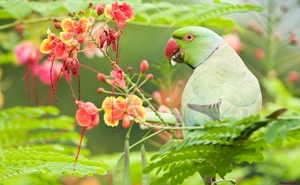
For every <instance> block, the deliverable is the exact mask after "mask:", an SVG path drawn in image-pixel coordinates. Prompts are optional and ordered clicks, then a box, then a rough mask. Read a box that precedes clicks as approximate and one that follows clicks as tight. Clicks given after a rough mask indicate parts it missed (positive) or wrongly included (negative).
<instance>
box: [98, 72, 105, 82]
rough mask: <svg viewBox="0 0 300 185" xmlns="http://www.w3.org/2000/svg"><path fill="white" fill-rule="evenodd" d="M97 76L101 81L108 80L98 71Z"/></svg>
mask: <svg viewBox="0 0 300 185" xmlns="http://www.w3.org/2000/svg"><path fill="white" fill-rule="evenodd" d="M97 78H98V80H100V81H101V82H106V76H105V75H104V74H103V73H98V75H97Z"/></svg>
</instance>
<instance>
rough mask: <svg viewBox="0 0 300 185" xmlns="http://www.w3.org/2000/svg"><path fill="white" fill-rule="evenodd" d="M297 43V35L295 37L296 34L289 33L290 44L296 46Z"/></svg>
mask: <svg viewBox="0 0 300 185" xmlns="http://www.w3.org/2000/svg"><path fill="white" fill-rule="evenodd" d="M297 41H298V37H297V35H296V33H295V32H291V34H290V42H289V43H290V44H291V45H295V44H297Z"/></svg>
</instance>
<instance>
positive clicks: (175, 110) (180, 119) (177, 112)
mask: <svg viewBox="0 0 300 185" xmlns="http://www.w3.org/2000/svg"><path fill="white" fill-rule="evenodd" d="M172 114H173V115H174V116H175V117H176V120H177V122H178V123H177V124H176V126H182V122H183V121H182V117H181V115H180V113H179V111H178V109H176V108H175V109H173V110H172Z"/></svg>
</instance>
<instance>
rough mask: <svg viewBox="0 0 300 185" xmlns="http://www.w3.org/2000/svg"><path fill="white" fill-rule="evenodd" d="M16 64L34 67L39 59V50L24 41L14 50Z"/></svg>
mask: <svg viewBox="0 0 300 185" xmlns="http://www.w3.org/2000/svg"><path fill="white" fill-rule="evenodd" d="M14 53H15V56H16V58H17V62H18V63H19V64H20V65H22V64H25V63H28V64H29V65H30V66H32V67H33V66H34V65H36V64H37V63H38V61H39V60H40V58H41V53H40V51H39V48H38V47H37V46H35V45H34V44H33V43H32V42H30V41H25V42H23V43H21V44H19V45H17V46H16V47H15V49H14Z"/></svg>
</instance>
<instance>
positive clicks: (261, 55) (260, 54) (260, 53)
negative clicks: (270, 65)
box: [254, 48, 265, 60]
mask: <svg viewBox="0 0 300 185" xmlns="http://www.w3.org/2000/svg"><path fill="white" fill-rule="evenodd" d="M254 56H255V57H256V58H257V59H259V60H262V59H263V58H264V57H265V51H264V50H263V49H261V48H258V49H256V50H255V53H254Z"/></svg>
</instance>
